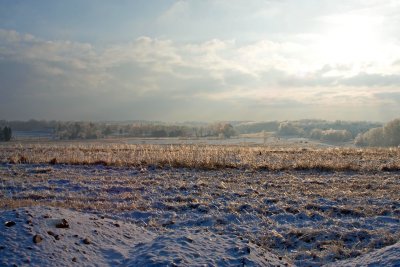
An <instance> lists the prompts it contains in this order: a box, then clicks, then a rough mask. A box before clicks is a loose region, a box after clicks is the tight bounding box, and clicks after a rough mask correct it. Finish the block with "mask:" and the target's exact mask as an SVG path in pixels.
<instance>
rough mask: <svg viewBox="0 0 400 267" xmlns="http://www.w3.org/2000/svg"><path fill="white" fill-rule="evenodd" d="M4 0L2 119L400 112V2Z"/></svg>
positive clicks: (369, 116) (0, 21)
mask: <svg viewBox="0 0 400 267" xmlns="http://www.w3.org/2000/svg"><path fill="white" fill-rule="evenodd" d="M0 1H1V5H0V119H7V120H28V119H32V118H34V119H46V120H75V121H78V120H92V121H99V120H161V121H170V122H173V121H210V122H212V121H221V120H222V121H223V120H254V121H269V120H296V119H305V118H307V119H327V120H336V119H340V120H353V121H354V120H368V121H388V120H391V119H394V118H396V117H399V114H400V1H397V0H385V1H381V0H335V1H333V0H251V1H249V0H229V1H228V0H192V1H190V0H177V1H172V0H136V1H128V0H119V1H107V0H68V1H54V0H37V1H22V0H0Z"/></svg>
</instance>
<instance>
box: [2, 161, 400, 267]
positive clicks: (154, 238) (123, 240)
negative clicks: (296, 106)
mask: <svg viewBox="0 0 400 267" xmlns="http://www.w3.org/2000/svg"><path fill="white" fill-rule="evenodd" d="M398 192H400V173H399V172H396V171H392V172H384V171H380V172H373V173H372V172H361V171H360V172H333V171H329V172H321V171H316V170H310V171H307V170H305V171H296V170H287V171H262V170H246V169H229V168H227V169H217V170H200V169H186V168H166V167H164V168H154V167H151V166H147V167H145V168H138V167H110V166H96V165H90V166H80V165H77V166H70V165H63V164H56V165H47V164H8V163H3V164H1V165H0V204H1V208H2V211H1V215H0V218H1V222H0V266H13V264H16V265H18V266H20V265H26V266H35V265H36V266H54V265H57V266H63V265H65V266H71V265H74V264H76V265H78V266H81V265H100V266H101V265H109V266H116V265H122V266H151V265H153V266H202V265H205V266H213V265H215V266H243V265H246V266H247V265H248V266H277V265H280V266H284V265H289V266H290V265H298V266H321V265H323V264H329V263H331V264H333V265H332V266H341V265H345V264H347V265H345V266H365V265H368V264H371V266H399V265H400V248H399V247H400V245H399V243H397V242H398V241H399V240H400V195H399V193H398ZM20 207H23V208H20ZM62 219H65V220H66V221H67V222H68V224H69V227H68V228H57V227H56V225H57V224H58V223H60V222H61V221H62ZM10 222H15V225H13V223H10ZM6 225H8V226H6ZM35 235H39V236H40V237H41V238H39V239H42V240H41V241H40V242H38V243H35V242H34V236H35ZM37 238H38V237H36V241H38V240H37ZM341 260H345V261H343V262H339V261H341Z"/></svg>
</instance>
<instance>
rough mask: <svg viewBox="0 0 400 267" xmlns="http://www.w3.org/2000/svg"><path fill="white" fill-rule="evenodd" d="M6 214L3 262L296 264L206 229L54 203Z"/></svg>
mask: <svg viewBox="0 0 400 267" xmlns="http://www.w3.org/2000/svg"><path fill="white" fill-rule="evenodd" d="M136 215H137V217H142V216H144V217H146V216H147V214H145V213H144V214H136ZM0 218H1V219H0V266H13V265H16V266H55V265H57V266H72V265H74V264H76V265H78V266H118V265H122V266H176V265H185V266H201V265H206V266H210V265H218V266H232V265H233V266H243V265H246V266H277V265H280V266H289V265H290V264H289V263H288V262H287V261H285V260H283V259H282V258H281V257H278V256H277V255H274V254H272V253H271V252H268V251H266V250H264V249H262V248H260V247H258V246H257V245H255V244H253V243H251V242H249V241H248V240H245V239H241V238H239V237H237V236H235V235H224V234H221V235H219V234H215V233H212V232H209V231H207V230H202V229H197V230H190V229H179V230H168V231H166V232H163V234H157V233H153V232H151V231H149V230H146V229H144V228H142V227H140V226H138V225H136V224H132V223H129V222H124V221H121V220H116V219H111V218H109V217H107V216H102V215H100V214H92V213H83V212H77V211H72V210H67V209H62V208H53V207H29V208H19V209H15V210H5V211H1V212H0ZM63 219H65V220H66V223H65V222H64V223H61V222H62V221H63ZM10 222H15V224H13V223H10ZM60 223H61V224H60ZM66 224H67V225H68V226H66ZM60 225H62V226H64V228H60ZM35 236H36V238H34V237H35ZM35 241H36V243H35Z"/></svg>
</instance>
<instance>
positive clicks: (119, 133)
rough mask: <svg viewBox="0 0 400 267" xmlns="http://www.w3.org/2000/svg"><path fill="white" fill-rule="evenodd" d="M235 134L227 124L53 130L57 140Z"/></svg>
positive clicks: (78, 125) (84, 125)
mask: <svg viewBox="0 0 400 267" xmlns="http://www.w3.org/2000/svg"><path fill="white" fill-rule="evenodd" d="M234 134H235V132H234V130H233V127H232V125H230V124H229V123H216V124H210V125H207V126H198V127H192V126H182V125H179V126H177V125H168V124H152V123H142V122H141V123H132V124H125V125H123V124H107V123H93V122H60V123H58V124H57V126H56V128H55V135H56V136H57V138H59V139H97V138H104V137H110V136H114V137H144V138H146V137H153V138H162V137H187V138H189V137H217V136H219V137H223V138H230V137H231V136H233V135H234Z"/></svg>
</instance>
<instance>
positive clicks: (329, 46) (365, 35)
mask: <svg viewBox="0 0 400 267" xmlns="http://www.w3.org/2000/svg"><path fill="white" fill-rule="evenodd" d="M382 20H383V19H382V18H381V17H377V16H375V17H374V16H367V15H333V16H329V17H325V18H323V19H322V22H325V24H326V27H325V29H324V30H323V32H322V34H321V36H320V38H321V40H319V41H317V44H316V50H315V52H316V53H317V55H318V57H320V58H321V59H322V60H324V61H326V62H329V63H330V64H352V65H357V64H366V63H369V62H376V61H381V60H382V59H383V58H382V47H383V40H382V36H381V34H380V32H379V27H380V25H381V23H382Z"/></svg>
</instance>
